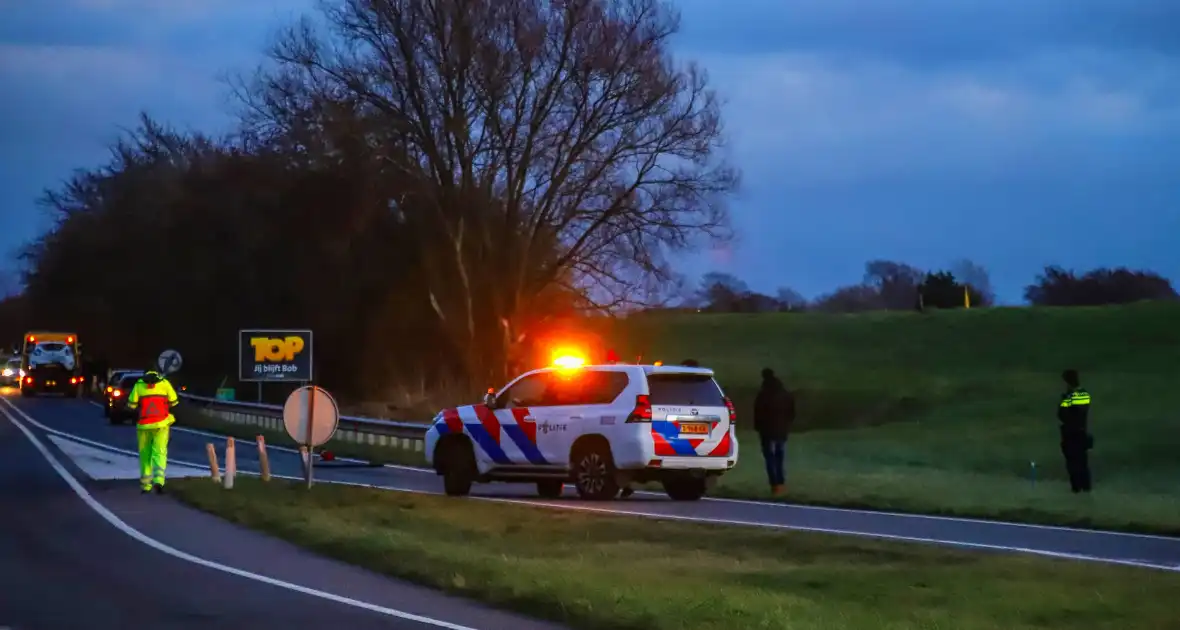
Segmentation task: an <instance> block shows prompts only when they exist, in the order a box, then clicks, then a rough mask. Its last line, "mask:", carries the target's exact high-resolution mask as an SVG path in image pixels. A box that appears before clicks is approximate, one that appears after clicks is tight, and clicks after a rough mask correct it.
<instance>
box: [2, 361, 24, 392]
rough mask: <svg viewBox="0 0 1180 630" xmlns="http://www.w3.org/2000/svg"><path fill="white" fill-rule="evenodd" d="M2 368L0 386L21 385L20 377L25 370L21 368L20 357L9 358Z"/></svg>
mask: <svg viewBox="0 0 1180 630" xmlns="http://www.w3.org/2000/svg"><path fill="white" fill-rule="evenodd" d="M3 366H4V367H3V368H0V386H4V387H16V386H17V385H20V379H21V377H22V376H24V372H21V369H20V359H19V358H15V359H9V360H8V361H7V362H5V363H4V364H3Z"/></svg>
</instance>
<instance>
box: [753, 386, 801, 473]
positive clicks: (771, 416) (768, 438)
mask: <svg viewBox="0 0 1180 630" xmlns="http://www.w3.org/2000/svg"><path fill="white" fill-rule="evenodd" d="M794 422H795V397H794V395H792V394H791V392H790V391H788V390H787V388H786V386H785V385H783V382H782V381H781V380H779V378H778V377H777V376H775V374H774V370H772V369H770V368H762V387H760V388H759V389H758V395H757V396H756V397H755V398H754V430H755V431H757V432H758V437H759V438H760V440H761V442H762V457H763V459H765V460H766V477H767V481H769V482H770V492H771V494H773V495H775V496H778V495H781V494H782V493H783V486H784V485H785V484H786V471H785V470H784V461H783V460H784V459H786V455H787V438H788V437H790V434H791V425H792V424H794Z"/></svg>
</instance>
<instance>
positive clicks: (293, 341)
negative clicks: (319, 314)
mask: <svg viewBox="0 0 1180 630" xmlns="http://www.w3.org/2000/svg"><path fill="white" fill-rule="evenodd" d="M311 341H312V338H311V331H310V330H262V329H255V330H241V331H238V380H240V381H311V380H312V373H311V370H312V361H311V357H312V343H311Z"/></svg>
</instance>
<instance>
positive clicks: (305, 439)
mask: <svg viewBox="0 0 1180 630" xmlns="http://www.w3.org/2000/svg"><path fill="white" fill-rule="evenodd" d="M313 392H314V394H313ZM313 397H314V401H315V411H314V414H315V418H314V419H315V422H313V423H311V435H308V431H307V425H308V422H307V420H308V413H307V411H308V407H309V406H311V405H310V403H311V402H312V400H313ZM339 424H340V408H339V407H337V406H336V399H334V398H332V395H331V394H329V393H328V392H327V390H325V389H322V388H320V387H315V386H311V385H307V386H304V387H300V388H299V389H297V390H295V391H293V392H291V395H290V396H288V397H287V402H286V403H284V404H283V426H284V427H285V428H286V429H287V435H289V436H291V439H293V440H295V442H297V443H299V444H307V445H310V446H311V447H312V448H315V447H317V446H323V445H324V444H326V443H327V442H328V440H330V439H332V436H333V435H334V434H335V433H336V426H337V425H339Z"/></svg>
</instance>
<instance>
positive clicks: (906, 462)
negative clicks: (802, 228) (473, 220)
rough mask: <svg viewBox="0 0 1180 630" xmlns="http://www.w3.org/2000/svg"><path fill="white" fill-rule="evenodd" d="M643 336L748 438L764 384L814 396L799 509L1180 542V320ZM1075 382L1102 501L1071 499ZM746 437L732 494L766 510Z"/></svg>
mask: <svg viewBox="0 0 1180 630" xmlns="http://www.w3.org/2000/svg"><path fill="white" fill-rule="evenodd" d="M629 327H630V330H629V334H630V336H631V338H633V339H644V340H646V341H645V343H644V344H643V346H640V345H639V344H632V345H633V347H632V348H631V351H632V352H639V351H642V352H643V354H644V355H645V356H646V357H650V358H651V359H653V360H655V359H664V360H665V361H669V362H672V361H679V360H681V359H683V358H686V357H692V358H696V359H698V360H700V361H701V362H702V364H704V365H708V366H710V367H713V368H714V369H716V370H717V372H718V379H719V380H720V381H721V382H722V385H723V386H724V387H725V388H726V389H727V391H728V392H729V393H731V395H733V396H734V398H735V400H736V402H737V406H738V410H739V422H741V421H743V420H744V421H745V426H746V427H749V426H750V425H749V423H750V421H751V419H750V416H749V411H748V410H749V409H750V406H751V402H752V400H753V397H754V393H755V391H756V389H757V387H758V383H759V380H760V377H759V371H760V370H761V368H762V367H763V366H770V367H772V368H774V369H775V370H776V371H777V372H778V373H779V374H780V375H783V376H785V380H786V381H787V382H788V384H789V385H790V386H791V387H792V388H794V389H796V390H797V391H798V396H799V419H798V426H797V430H798V431H799V433H797V434H796V435H795V436H794V437H793V438H792V439H791V441H790V443H789V446H788V454H787V457H788V464H787V465H788V483H787V487H788V496H787V497H786V500H788V501H798V502H807V503H818V504H828V505H840V506H849V507H871V508H882V509H892V510H902V511H919V512H930V513H946V514H959V515H972V516H982V517H994V518H1003V519H1015V520H1023V521H1035V522H1045V523H1061V524H1075V525H1083V526H1085V525H1089V526H1097V527H1107V528H1119V529H1131V530H1141V531H1154V532H1164V533H1173V534H1175V533H1180V483H1177V480H1178V479H1180V457H1178V456H1177V453H1180V414H1177V413H1176V403H1175V400H1174V396H1172V393H1173V392H1174V391H1175V387H1176V383H1177V382H1178V381H1180V304H1166V303H1155V304H1152V303H1143V304H1135V305H1129V306H1122V307H1107V308H1059V309H1011V308H1009V309H973V310H970V311H944V312H935V313H930V314H926V315H921V314H918V313H873V314H864V315H850V316H824V315H792V314H770V315H699V314H698V315H679V316H662V317H659V318H655V317H653V318H651V319H649V320H646V321H645V320H642V319H640V320H631V321H630V322H629ZM1066 367H1074V368H1077V369H1078V370H1080V372H1081V375H1082V381H1083V384H1084V385H1086V386H1087V388H1089V390H1090V392H1091V393H1092V394H1093V396H1094V406H1093V409H1092V412H1091V424H1092V431H1093V433H1094V434H1095V442H1096V443H1095V448H1094V450H1093V451H1091V467H1092V469H1093V472H1094V477H1095V490H1094V492H1093V494H1092V496H1074V495H1073V494H1071V493H1070V492H1069V486H1068V482H1067V481H1066V479H1067V477H1066V475H1065V471H1064V465H1063V463H1062V458H1061V454H1060V451H1059V446H1058V436H1057V423H1056V419H1055V416H1054V413H1055V406H1056V403H1057V400H1058V396H1059V393H1060V391H1061V390H1062V388H1063V385H1062V382H1061V380H1060V373H1061V371H1062V370H1063V369H1064V368H1066ZM742 412H745V413H744V415H743V413H742ZM743 437H744V438H745V441H744V442H743V446H744V450H743V451H742V459H741V463H740V464H739V466H738V468H737V469H736V470H735V471H734V472H733V473H732V474H730V475H728V476H727V477H725V478H724V480H723V482H722V484H720V486H719V487H718V489H717V491H716V494H724V495H728V496H733V497H760V496H765V494H766V486H765V475H764V472H763V470H762V458H761V455H760V453H759V452H758V446H757V438H756V436H755V435H753V434H752V433H748V432H746V433H743ZM1031 462H1035V463H1036V475H1035V477H1036V483H1035V484H1034V483H1033V477H1034V475H1033V470H1032V465H1031Z"/></svg>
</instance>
